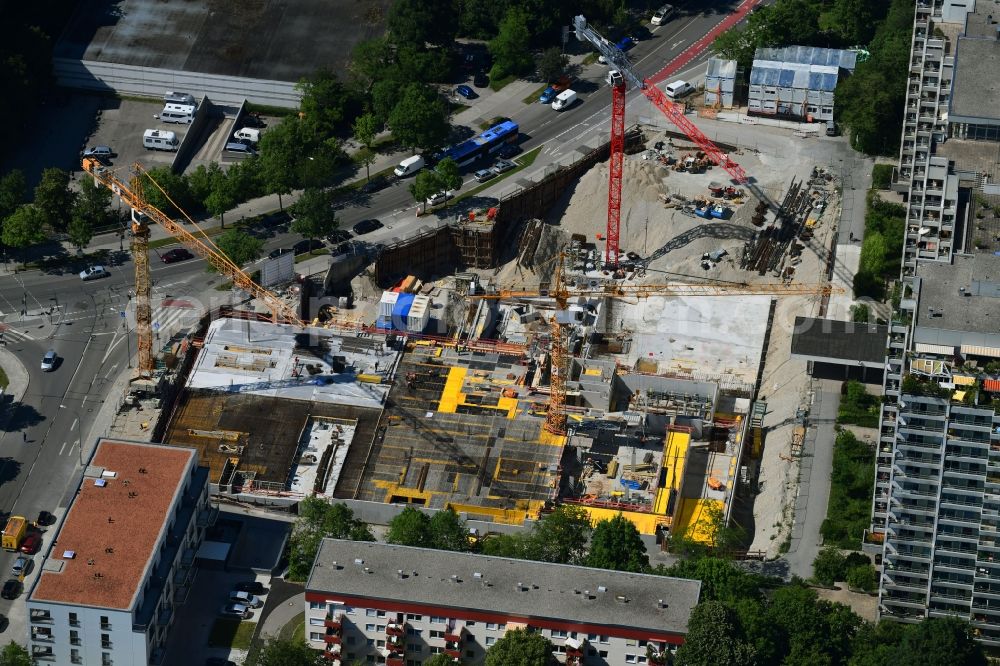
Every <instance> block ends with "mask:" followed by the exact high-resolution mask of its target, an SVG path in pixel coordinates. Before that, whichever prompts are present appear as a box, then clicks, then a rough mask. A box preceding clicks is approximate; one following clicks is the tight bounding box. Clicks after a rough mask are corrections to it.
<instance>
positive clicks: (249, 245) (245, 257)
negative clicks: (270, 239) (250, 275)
mask: <svg viewBox="0 0 1000 666" xmlns="http://www.w3.org/2000/svg"><path fill="white" fill-rule="evenodd" d="M215 244H216V245H217V246H218V248H219V249H220V250H222V253H223V254H225V255H226V256H227V257H229V260H230V261H232V262H233V263H234V264H236V265H237V266H243V265H245V264H248V263H250V262H251V261H254V260H256V259H258V258H259V257H260V253H261V250H263V249H264V241H262V240H261V239H259V238H254V237H253V236H251V235H250V234H248V233H247V232H245V231H243V230H242V229H227V230H226V231H225V232H223V233H222V234H221V235H219V236H217V237H216V238H215Z"/></svg>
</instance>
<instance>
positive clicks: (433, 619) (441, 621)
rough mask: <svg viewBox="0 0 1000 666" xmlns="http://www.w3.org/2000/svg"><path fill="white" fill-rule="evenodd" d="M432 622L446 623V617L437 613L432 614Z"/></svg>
mask: <svg viewBox="0 0 1000 666" xmlns="http://www.w3.org/2000/svg"><path fill="white" fill-rule="evenodd" d="M431 624H444V618H443V617H438V616H437V615H432V616H431Z"/></svg>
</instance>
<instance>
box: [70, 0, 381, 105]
mask: <svg viewBox="0 0 1000 666" xmlns="http://www.w3.org/2000/svg"><path fill="white" fill-rule="evenodd" d="M390 4H391V3H390V0H368V1H367V2H363V3H360V2H356V1H355V0H293V1H291V2H285V1H282V0H259V1H258V2H253V3H244V2H237V1H235V0H217V1H215V2H210V3H208V2H163V1H162V0H122V1H118V2H113V1H112V0H84V1H83V2H80V3H78V6H77V11H76V13H75V14H74V15H73V18H72V20H71V21H70V22H69V24H68V25H67V26H66V30H65V31H64V32H63V34H62V35H61V36H60V39H59V42H58V43H57V44H56V47H55V52H54V55H55V56H56V57H62V58H72V59H80V60H93V61H99V62H105V63H116V64H124V65H136V66H141V67H154V68H161V69H175V70H181V71H185V72H198V73H205V74H220V75H226V76H239V77H246V78H256V79H266V80H275V81H292V82H297V81H298V80H299V79H301V78H302V77H305V76H310V75H312V74H313V73H314V72H316V70H318V69H320V68H321V67H327V68H329V69H330V70H332V71H334V72H344V71H347V66H348V61H349V59H350V55H351V52H352V50H353V48H354V45H355V44H357V43H358V42H360V41H362V40H366V39H372V38H375V37H378V36H379V35H381V34H383V33H384V32H385V24H384V17H385V15H386V13H387V11H388V9H389V6H390ZM189 92H190V91H189Z"/></svg>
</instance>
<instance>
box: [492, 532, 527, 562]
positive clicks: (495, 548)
mask: <svg viewBox="0 0 1000 666" xmlns="http://www.w3.org/2000/svg"><path fill="white" fill-rule="evenodd" d="M527 544H528V539H527V538H526V536H525V535H524V534H491V535H489V536H488V537H487V538H485V539H483V541H481V542H480V550H481V552H482V553H483V555H492V556H494V557H512V558H515V559H519V560H527V559H531V558H529V557H528V556H527V550H528V548H527Z"/></svg>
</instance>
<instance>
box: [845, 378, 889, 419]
mask: <svg viewBox="0 0 1000 666" xmlns="http://www.w3.org/2000/svg"><path fill="white" fill-rule="evenodd" d="M878 413H879V399H878V396H874V395H871V394H870V393H868V391H866V390H865V385H864V384H862V383H861V382H856V381H853V380H852V381H849V382H844V391H843V395H842V396H841V398H840V409H839V410H838V411H837V423H850V424H853V425H857V426H861V427H863V428H877V427H878Z"/></svg>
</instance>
